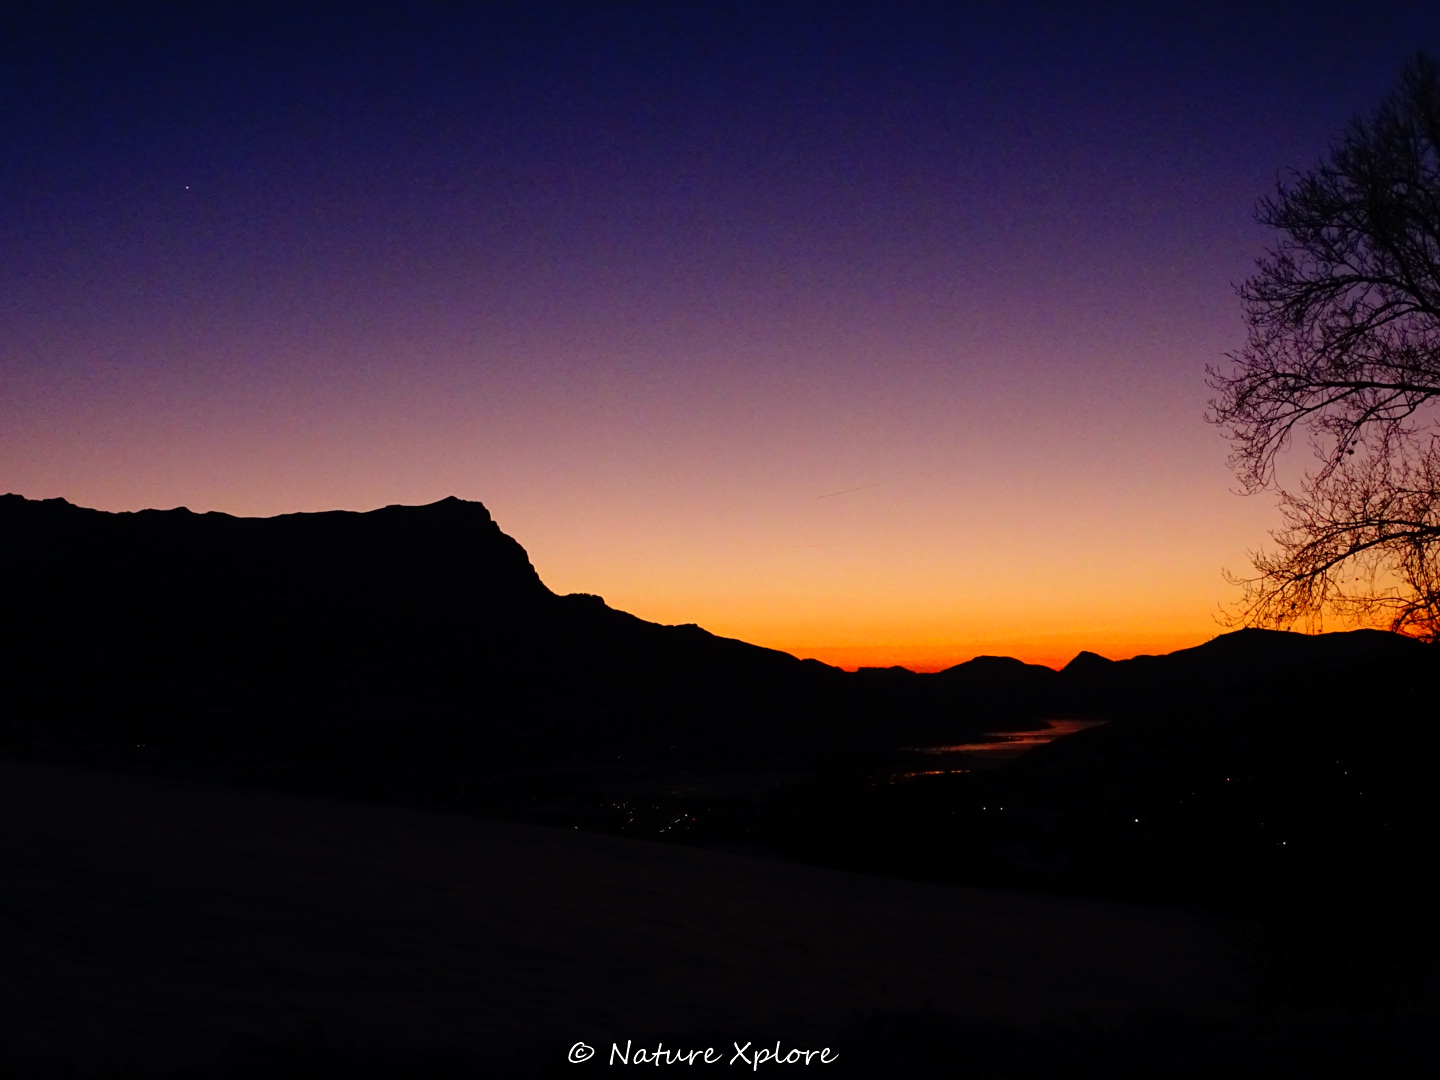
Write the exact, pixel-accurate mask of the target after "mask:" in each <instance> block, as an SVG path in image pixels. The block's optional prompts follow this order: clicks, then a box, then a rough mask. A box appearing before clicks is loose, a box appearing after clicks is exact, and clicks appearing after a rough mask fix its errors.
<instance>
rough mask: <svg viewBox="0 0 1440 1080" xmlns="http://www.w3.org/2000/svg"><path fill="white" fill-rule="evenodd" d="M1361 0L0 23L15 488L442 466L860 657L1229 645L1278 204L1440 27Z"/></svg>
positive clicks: (352, 489)
mask: <svg viewBox="0 0 1440 1080" xmlns="http://www.w3.org/2000/svg"><path fill="white" fill-rule="evenodd" d="M1332 7H1333V10H1331V9H1327V8H1326V7H1324V6H1320V5H1315V4H1293V5H1285V4H1275V5H1261V6H1260V10H1259V11H1257V10H1256V9H1255V7H1254V6H1253V5H1244V6H1242V5H1238V4H1236V5H1230V4H1214V3H1209V4H1197V5H1192V6H1188V7H1182V8H1178V9H1177V8H1176V7H1175V6H1174V5H1164V6H1163V8H1162V6H1161V5H1152V4H1135V5H1124V4H1095V5H1083V4H1054V5H1043V4H1041V5H1031V6H1029V7H1027V6H1025V5H1016V4H1013V3H1010V4H1004V5H999V4H996V5H985V4H978V5H959V4H950V5H903V4H902V5H896V4H883V5H882V4H877V5H874V6H873V7H871V8H868V9H865V8H863V7H860V6H856V5H844V11H845V13H844V14H841V13H840V11H839V7H838V6H836V7H833V8H832V7H830V6H828V5H815V4H806V5H793V6H792V5H784V4H778V5H777V4H703V3H701V4H685V5H675V4H613V5H611V4H607V5H593V4H591V5H546V4H537V3H526V4H515V5H504V4H496V5H487V6H484V7H481V6H478V5H477V6H476V7H475V8H474V9H467V10H463V11H461V10H456V9H455V8H452V7H450V6H440V5H436V6H432V7H421V8H414V7H413V6H404V7H402V6H400V5H397V6H396V10H395V12H393V13H391V14H388V15H374V14H366V15H363V16H362V15H357V14H356V13H354V12H353V11H347V10H346V9H345V8H343V7H338V6H337V7H322V6H306V7H304V8H303V9H302V10H300V11H298V12H297V11H294V10H292V9H291V7H290V6H275V7H265V6H263V5H254V4H243V5H235V6H233V7H230V8H225V7H223V6H213V5H204V6H202V7H201V8H196V9H195V10H193V11H192V12H190V13H188V14H187V13H183V12H177V11H175V10H173V9H162V8H158V7H157V8H152V9H140V10H139V12H138V13H137V10H136V9H127V10H124V11H120V10H117V6H115V5H107V6H102V7H96V8H95V9H94V10H93V11H90V12H88V13H87V12H86V10H85V9H83V8H75V9H72V10H71V11H70V13H69V14H66V15H62V16H56V15H48V14H47V15H16V14H7V15H5V16H0V20H3V21H0V41H3V44H0V60H3V65H0V95H3V100H4V101H5V102H6V104H7V107H6V108H5V109H4V110H0V145H3V146H4V147H5V153H4V155H3V158H0V251H3V252H4V258H3V260H0V490H11V491H15V492H18V493H20V494H24V495H27V496H30V497H36V498H38V497H53V496H63V497H65V498H68V499H70V500H71V501H72V502H77V503H80V504H82V505H88V506H96V507H100V508H103V509H111V510H129V509H140V508H143V507H147V506H160V507H169V506H175V505H186V506H189V507H191V508H192V509H195V510H209V509H217V510H224V511H228V512H231V513H237V514H274V513H282V512H288V511H295V510H320V509H331V508H337V507H340V508H351V509H369V508H373V507H375V506H380V505H385V504H387V503H395V502H404V503H418V502H428V501H432V500H434V499H437V498H441V497H443V496H445V495H449V494H455V495H459V496H461V497H463V498H469V499H478V500H481V501H483V502H484V503H485V504H486V505H487V506H489V507H490V509H491V511H492V512H493V513H494V515H495V517H496V519H497V520H498V521H499V523H500V525H501V527H502V528H504V529H505V530H506V531H508V532H510V533H511V534H512V535H514V536H515V537H516V538H517V539H518V540H520V542H521V543H522V544H524V545H525V546H526V548H527V549H528V550H529V551H530V553H531V557H532V559H533V560H534V562H535V564H536V566H537V568H538V569H539V571H540V573H541V576H542V577H543V578H544V579H545V580H546V582H547V583H548V584H550V585H551V586H552V587H553V588H555V589H557V590H559V591H572V590H583V591H588V592H598V593H601V594H602V595H604V596H605V597H606V599H607V600H608V601H609V602H610V603H611V604H613V605H614V606H617V607H621V608H625V609H627V610H630V611H633V612H635V613H636V614H638V615H641V616H643V617H647V618H652V619H657V620H660V621H664V622H699V623H700V624H701V625H703V626H706V627H707V628H709V629H712V630H715V631H716V632H719V633H724V634H729V635H733V636H737V637H743V638H746V639H748V640H752V641H756V642H759V643H762V644H767V645H773V646H776V647H780V648H786V649H789V650H791V651H796V652H800V653H802V654H808V655H817V656H821V657H822V658H824V659H828V660H832V661H834V662H839V663H845V664H847V665H853V664H855V663H871V662H885V663H889V662H904V663H910V664H913V665H917V666H938V665H943V664H946V663H953V662H957V661H959V660H964V659H966V658H968V657H969V656H972V655H975V654H976V653H980V652H1004V653H1009V654H1012V655H1019V656H1023V657H1026V658H1031V659H1037V660H1045V661H1048V662H1063V661H1064V659H1066V658H1068V656H1070V655H1073V654H1074V652H1076V651H1078V649H1080V648H1092V649H1096V650H1098V651H1101V652H1105V653H1107V655H1112V656H1121V655H1130V654H1133V653H1135V652H1138V651H1165V650H1168V649H1171V648H1175V647H1179V646H1181V645H1188V644H1194V643H1197V642H1198V641H1201V640H1203V639H1204V638H1206V637H1208V636H1211V635H1213V634H1214V633H1216V632H1217V631H1218V630H1219V629H1220V627H1219V626H1218V625H1217V624H1216V623H1215V622H1214V621H1213V616H1214V615H1215V614H1216V613H1217V612H1218V610H1219V605H1220V604H1222V603H1223V602H1225V601H1227V600H1229V599H1232V598H1233V591H1232V590H1231V589H1230V588H1229V587H1228V586H1227V585H1226V584H1225V583H1224V581H1223V579H1222V577H1221V573H1220V571H1221V568H1222V567H1229V568H1231V569H1233V570H1243V569H1244V568H1245V566H1246V559H1245V552H1246V550H1247V548H1253V547H1255V546H1258V545H1260V544H1262V543H1263V542H1264V540H1265V531H1266V529H1267V528H1270V527H1273V526H1274V524H1275V515H1274V507H1273V504H1272V503H1271V502H1269V501H1267V500H1266V499H1264V498H1256V499H1248V500H1247V499H1241V498H1239V497H1237V496H1234V495H1232V494H1231V493H1230V488H1231V487H1233V481H1232V480H1231V478H1230V475H1229V473H1228V472H1227V471H1226V468H1225V456H1226V449H1227V448H1226V445H1225V443H1224V442H1223V441H1222V440H1221V439H1220V437H1219V436H1218V435H1217V434H1216V432H1215V431H1214V430H1213V429H1212V428H1210V427H1208V426H1207V425H1206V424H1205V423H1204V422H1203V420H1202V414H1203V412H1204V408H1205V401H1206V399H1207V397H1208V396H1209V394H1208V391H1207V390H1206V388H1205V385H1204V367H1205V365H1206V364H1207V363H1212V364H1213V363H1218V362H1221V361H1222V360H1223V353H1224V352H1225V351H1226V350H1227V349H1233V348H1236V347H1237V346H1238V345H1239V344H1240V343H1241V341H1242V338H1243V328H1242V325H1241V320H1240V309H1239V305H1238V302H1237V301H1236V299H1235V297H1234V295H1233V293H1232V291H1231V284H1232V283H1233V282H1237V281H1239V280H1240V279H1241V278H1243V277H1244V276H1245V275H1246V274H1247V273H1248V271H1249V268H1250V265H1251V262H1252V260H1253V258H1254V257H1255V256H1256V255H1258V254H1259V253H1260V252H1261V250H1262V248H1263V247H1264V245H1265V244H1266V242H1267V237H1266V236H1265V234H1264V232H1263V230H1261V229H1260V228H1259V227H1258V226H1256V225H1255V224H1254V222H1253V220H1252V218H1251V211H1252V207H1253V205H1254V202H1255V199H1256V198H1257V197H1258V196H1259V195H1261V194H1263V193H1265V192H1266V191H1267V189H1269V188H1270V187H1271V186H1272V185H1273V183H1274V181H1275V177H1276V175H1277V173H1278V172H1280V171H1282V170H1284V169H1287V168H1290V167H1308V166H1310V165H1313V164H1314V163H1315V162H1316V161H1318V159H1319V158H1320V156H1321V155H1322V154H1323V153H1324V151H1325V149H1326V147H1327V146H1328V145H1329V144H1330V142H1331V141H1332V140H1333V139H1334V138H1335V137H1336V136H1337V135H1338V134H1340V132H1341V131H1343V129H1344V126H1345V124H1346V123H1347V122H1348V121H1349V120H1350V119H1352V118H1354V117H1355V116H1357V115H1360V114H1363V113H1366V112H1368V111H1370V110H1371V109H1373V108H1374V106H1375V105H1376V104H1378V102H1379V100H1380V98H1381V97H1382V96H1383V95H1384V94H1385V93H1386V92H1387V90H1388V89H1389V88H1390V86H1391V85H1393V83H1394V80H1395V76H1396V74H1397V73H1398V70H1399V68H1400V66H1401V64H1402V63H1403V62H1404V61H1405V60H1406V59H1407V58H1408V56H1409V55H1411V54H1412V53H1413V52H1414V51H1415V50H1416V49H1420V48H1426V49H1430V50H1432V51H1436V50H1440V8H1436V7H1435V6H1434V5H1433V4H1419V3H1391V4H1386V5H1381V6H1377V7H1375V8H1373V9H1370V10H1366V11H1365V12H1364V14H1363V16H1362V15H1360V14H1357V11H1359V10H1360V9H1357V8H1356V7H1354V6H1352V5H1333V6H1332ZM145 11H153V12H159V14H153V15H147V14H145ZM1299 464H1301V463H1300V462H1298V461H1297V466H1298V465H1299Z"/></svg>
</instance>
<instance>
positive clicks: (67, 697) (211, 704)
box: [0, 495, 995, 797]
mask: <svg viewBox="0 0 1440 1080" xmlns="http://www.w3.org/2000/svg"><path fill="white" fill-rule="evenodd" d="M0 558H3V559H4V563H5V565H6V566H8V567H11V568H12V573H11V575H10V577H11V585H10V587H9V590H8V591H9V596H8V598H7V606H8V615H9V617H8V618H7V620H6V621H5V625H4V630H3V669H0V676H3V679H4V683H3V685H4V687H5V690H4V691H3V712H0V718H3V719H0V740H3V746H5V747H8V748H9V749H10V750H11V751H12V752H23V753H34V754H42V755H43V754H59V755H61V756H66V755H69V756H74V755H76V754H79V755H81V756H83V757H87V758H89V759H91V760H100V761H105V762H109V763H119V764H124V763H126V762H131V761H144V760H146V759H147V758H149V757H155V756H157V755H158V756H160V757H165V758H166V759H167V760H174V759H175V758H176V755H178V756H179V758H180V759H183V760H184V761H186V762H188V763H189V765H191V766H193V767H195V768H198V769H200V770H201V771H202V772H204V773H205V774H207V775H209V774H213V773H214V772H215V771H216V770H217V769H218V770H219V771H220V772H222V773H226V772H233V773H235V774H237V775H244V776H252V777H255V776H259V777H262V778H263V777H269V778H271V779H277V778H282V779H283V777H284V776H286V775H292V774H303V775H305V776H310V777H312V778H313V777H315V776H317V775H323V776H330V777H332V778H343V780H342V779H336V781H335V782H336V783H339V784H340V786H341V787H343V788H345V789H346V790H351V789H355V788H356V785H359V787H360V788H363V789H365V790H367V791H368V790H371V789H377V790H378V789H386V790H388V789H392V788H393V789H395V790H396V791H400V790H401V789H403V790H404V791H406V792H411V793H413V792H414V791H416V790H418V789H437V788H444V787H446V786H447V785H448V786H451V787H453V786H454V785H456V784H459V785H461V786H463V785H464V784H465V783H468V782H469V781H468V780H467V779H466V778H467V777H470V776H473V775H476V774H480V773H486V772H495V771H504V770H506V769H514V768H519V767H530V766H538V765H541V764H544V765H555V764H556V763H565V762H570V763H592V764H593V763H596V762H601V763H609V764H612V765H613V764H614V763H617V762H618V763H621V764H622V765H629V764H635V765H642V764H654V765H659V764H667V763H668V764H670V765H674V764H677V763H686V764H689V765H691V766H695V765H703V766H704V767H706V768H721V767H745V768H751V767H756V766H794V765H796V764H806V763H810V764H813V763H814V762H815V761H817V760H819V759H823V758H824V757H825V756H826V755H831V754H834V753H855V752H864V751H866V750H870V749H874V748H876V747H883V746H885V745H891V744H896V743H901V742H906V741H914V740H916V739H922V740H923V739H925V738H928V737H931V736H934V737H937V738H942V739H944V738H954V737H957V736H958V735H959V734H963V733H964V732H965V731H974V730H979V728H980V727H982V726H984V725H986V724H991V723H993V722H995V716H994V712H993V710H992V709H990V708H989V706H988V703H987V702H988V699H987V698H986V696H985V694H984V693H981V694H979V695H978V696H976V695H975V694H973V693H968V692H964V693H961V694H960V695H959V698H960V699H964V700H959V699H957V695H956V693H955V692H953V691H951V690H948V689H947V688H946V687H945V686H944V685H942V684H941V683H939V682H937V681H935V680H933V679H929V678H924V679H916V680H906V682H907V683H910V682H913V683H916V684H917V685H915V686H907V687H906V688H895V687H891V686H888V685H877V684H875V683H873V682H872V681H870V680H865V679H863V678H857V677H855V676H853V675H847V674H846V673H844V672H841V671H840V670H838V669H836V668H831V667H828V666H827V665H824V664H821V663H819V662H818V661H814V660H799V659H797V658H795V657H793V656H790V655H789V654H786V653H783V652H779V651H776V650H773V649H766V648H761V647H759V646H755V645H750V644H747V643H745V642H742V641H737V640H734V639H729V638H723V637H719V636H716V635H714V634H711V633H708V632H707V631H705V630H702V629H701V628H699V627H698V626H694V625H684V626H664V625H659V624H655V623H650V622H646V621H644V620H642V619H639V618H636V617H634V616H632V615H629V614H626V613H624V612H621V611H617V610H615V609H613V608H610V607H609V606H608V605H606V604H605V602H604V601H603V600H602V599H601V598H600V597H598V596H593V595H589V594H583V593H577V594H570V595H557V594H556V593H554V592H552V591H551V590H550V589H548V588H547V587H546V586H545V584H544V583H543V582H542V581H541V579H540V577H539V575H538V574H537V573H536V571H535V568H534V567H533V566H532V565H531V563H530V561H529V558H528V557H527V555H526V553H525V551H524V549H523V548H522V547H521V546H520V545H519V544H518V543H517V542H516V541H515V540H513V539H511V538H510V537H509V536H507V535H506V534H505V533H503V532H502V531H501V530H500V528H499V527H498V526H497V525H496V523H495V522H494V521H493V520H492V519H491V517H490V514H489V512H488V511H487V510H486V509H485V507H484V506H483V505H481V504H480V503H477V502H467V501H464V500H461V499H457V498H453V497H452V498H447V499H443V500H441V501H439V502H436V503H432V504H430V505H428V506H388V507H385V508H384V509H380V510H374V511H370V512H367V513H355V512H348V511H332V512H326V513H303V514H286V515H281V516H279V517H273V518H237V517H232V516H230V515H227V514H221V513H214V512H211V513H204V514H196V513H191V512H190V511H188V510H185V509H183V508H182V509H175V510H164V511H161V510H144V511H140V512H136V513H108V512H102V511H98V510H90V509H84V508H81V507H77V506H74V505H72V504H70V503H68V502H66V501H65V500H63V499H49V500H43V501H34V500H28V499H25V498H23V497H21V496H18V495H6V496H0ZM407 797H408V796H407Z"/></svg>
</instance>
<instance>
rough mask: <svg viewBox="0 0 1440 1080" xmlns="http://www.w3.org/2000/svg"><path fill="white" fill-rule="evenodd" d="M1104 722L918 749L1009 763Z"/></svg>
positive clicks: (1051, 724) (1058, 723) (1061, 723)
mask: <svg viewBox="0 0 1440 1080" xmlns="http://www.w3.org/2000/svg"><path fill="white" fill-rule="evenodd" d="M1104 723H1108V721H1105V720H1046V721H1044V724H1045V726H1044V727H1043V728H1037V729H1036V730H1034V731H993V732H986V733H985V734H984V735H982V736H980V737H981V738H982V739H984V740H985V741H984V742H969V743H958V744H956V745H954V746H917V747H916V748H915V749H916V750H917V751H919V752H920V753H922V754H972V755H976V756H977V757H979V759H980V760H982V761H1008V760H1010V759H1011V758H1017V757H1019V756H1020V755H1021V754H1023V753H1025V751H1026V750H1029V749H1031V748H1032V747H1036V746H1043V745H1045V744H1046V743H1048V742H1054V741H1055V740H1056V739H1059V738H1061V737H1063V736H1065V735H1073V734H1075V732H1077V731H1084V730H1085V729H1086V728H1092V727H1099V726H1100V725H1101V724H1104Z"/></svg>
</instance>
